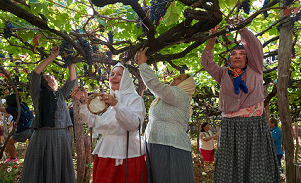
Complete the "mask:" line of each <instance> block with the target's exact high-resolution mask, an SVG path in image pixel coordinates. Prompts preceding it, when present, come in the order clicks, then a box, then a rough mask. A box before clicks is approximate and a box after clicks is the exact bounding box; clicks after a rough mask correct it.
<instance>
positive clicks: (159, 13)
mask: <svg viewBox="0 0 301 183" xmlns="http://www.w3.org/2000/svg"><path fill="white" fill-rule="evenodd" d="M166 5H167V2H166V0H152V1H151V7H150V18H149V19H150V21H151V22H153V23H154V24H155V25H159V23H160V19H161V18H162V17H164V15H165V13H166ZM154 21H155V22H154Z"/></svg>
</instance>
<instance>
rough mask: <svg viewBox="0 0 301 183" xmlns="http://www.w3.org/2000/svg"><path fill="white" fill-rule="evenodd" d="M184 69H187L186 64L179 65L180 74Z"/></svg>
mask: <svg viewBox="0 0 301 183" xmlns="http://www.w3.org/2000/svg"><path fill="white" fill-rule="evenodd" d="M185 70H189V69H188V67H187V65H186V64H184V65H181V67H180V74H184V73H185Z"/></svg>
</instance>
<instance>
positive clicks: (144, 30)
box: [136, 7, 147, 33]
mask: <svg viewBox="0 0 301 183" xmlns="http://www.w3.org/2000/svg"><path fill="white" fill-rule="evenodd" d="M142 9H143V11H144V12H145V13H147V11H146V8H145V7H142ZM136 27H137V28H138V29H139V28H140V27H142V32H143V33H146V27H145V26H144V25H143V23H142V20H141V18H140V17H138V23H137V24H136Z"/></svg>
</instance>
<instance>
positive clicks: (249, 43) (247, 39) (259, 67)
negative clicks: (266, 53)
mask: <svg viewBox="0 0 301 183" xmlns="http://www.w3.org/2000/svg"><path fill="white" fill-rule="evenodd" d="M240 35H241V41H242V43H243V45H244V48H245V50H246V53H247V57H248V67H251V68H252V69H254V70H255V71H256V72H258V73H259V74H263V48H262V44H261V42H260V41H259V39H258V38H257V37H256V36H255V35H254V34H253V33H252V32H251V31H250V30H248V29H247V28H244V29H243V30H241V32H240Z"/></svg>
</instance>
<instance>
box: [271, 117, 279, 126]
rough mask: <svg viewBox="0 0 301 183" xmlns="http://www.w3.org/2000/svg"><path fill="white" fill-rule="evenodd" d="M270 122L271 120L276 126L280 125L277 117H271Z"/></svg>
mask: <svg viewBox="0 0 301 183" xmlns="http://www.w3.org/2000/svg"><path fill="white" fill-rule="evenodd" d="M270 122H271V123H274V124H275V126H278V121H277V119H275V118H271V119H270Z"/></svg>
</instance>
